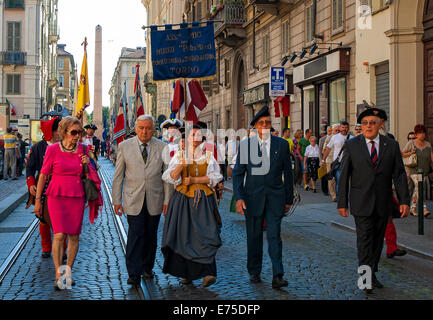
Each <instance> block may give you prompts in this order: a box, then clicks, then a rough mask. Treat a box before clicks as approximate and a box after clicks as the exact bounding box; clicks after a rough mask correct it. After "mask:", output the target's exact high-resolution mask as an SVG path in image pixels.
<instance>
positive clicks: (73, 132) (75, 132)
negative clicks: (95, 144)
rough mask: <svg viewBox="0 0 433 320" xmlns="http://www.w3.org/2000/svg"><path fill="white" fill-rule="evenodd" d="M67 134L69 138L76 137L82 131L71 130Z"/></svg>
mask: <svg viewBox="0 0 433 320" xmlns="http://www.w3.org/2000/svg"><path fill="white" fill-rule="evenodd" d="M69 133H70V134H71V136H76V135H77V134H82V133H83V131H82V130H71V131H69Z"/></svg>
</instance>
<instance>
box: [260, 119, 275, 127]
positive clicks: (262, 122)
mask: <svg viewBox="0 0 433 320" xmlns="http://www.w3.org/2000/svg"><path fill="white" fill-rule="evenodd" d="M257 123H258V124H259V125H260V126H262V127H263V126H266V125H268V126H270V125H271V124H272V121H271V120H262V121H257Z"/></svg>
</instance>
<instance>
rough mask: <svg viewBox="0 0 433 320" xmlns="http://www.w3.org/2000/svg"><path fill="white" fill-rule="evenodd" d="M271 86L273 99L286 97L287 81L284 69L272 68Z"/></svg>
mask: <svg viewBox="0 0 433 320" xmlns="http://www.w3.org/2000/svg"><path fill="white" fill-rule="evenodd" d="M270 72H271V74H270V81H269V83H270V86H269V95H270V96H273V97H281V96H284V95H286V90H285V87H284V86H285V81H284V68H282V67H271V69H270Z"/></svg>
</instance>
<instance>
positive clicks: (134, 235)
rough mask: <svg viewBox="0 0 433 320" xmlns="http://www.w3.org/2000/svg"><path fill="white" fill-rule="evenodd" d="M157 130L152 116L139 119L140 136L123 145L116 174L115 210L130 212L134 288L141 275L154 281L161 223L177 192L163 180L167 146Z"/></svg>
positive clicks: (129, 247)
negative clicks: (174, 192)
mask: <svg viewBox="0 0 433 320" xmlns="http://www.w3.org/2000/svg"><path fill="white" fill-rule="evenodd" d="M154 131H155V121H154V119H153V117H152V116H149V115H142V116H140V117H138V119H137V121H136V124H135V132H136V133H137V135H136V136H135V137H133V138H131V139H128V140H125V141H123V142H122V143H121V144H119V150H118V155H117V161H116V169H115V171H114V179H113V190H112V197H113V205H114V210H115V212H116V214H117V215H119V216H120V215H122V214H123V213H126V214H127V218H128V225H129V230H128V242H127V245H126V268H127V269H128V274H129V279H128V284H132V285H138V284H139V283H140V276H141V275H142V276H143V277H144V278H145V279H151V278H153V275H154V273H153V271H152V269H153V266H154V263H155V255H156V245H157V232H158V225H159V220H160V217H161V213H162V212H163V211H164V213H165V211H166V210H167V205H168V201H169V199H170V195H171V193H172V191H173V187H172V186H170V185H169V184H167V183H164V182H163V180H162V174H163V172H164V171H165V170H166V168H167V164H168V162H167V161H168V160H167V159H166V157H167V154H166V153H167V149H166V146H167V144H166V143H164V142H162V141H161V140H158V139H156V138H154V137H153V133H154ZM122 187H123V192H122ZM122 196H123V205H122Z"/></svg>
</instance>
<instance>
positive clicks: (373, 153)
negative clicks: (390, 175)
mask: <svg viewBox="0 0 433 320" xmlns="http://www.w3.org/2000/svg"><path fill="white" fill-rule="evenodd" d="M370 143H371V152H370V158H371V163H373V168H374V170H377V158H378V156H377V150H376V147H375V146H374V141H370Z"/></svg>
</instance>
